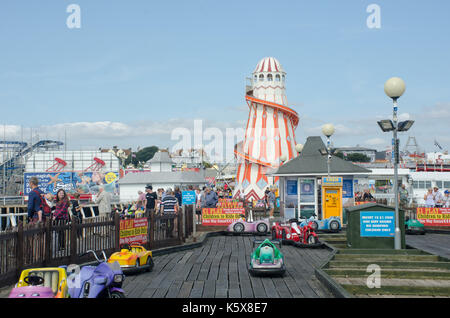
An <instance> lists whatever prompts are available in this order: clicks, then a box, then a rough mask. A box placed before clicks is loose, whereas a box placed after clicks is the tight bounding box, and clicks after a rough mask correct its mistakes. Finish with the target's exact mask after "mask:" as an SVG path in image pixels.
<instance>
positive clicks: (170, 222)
mask: <svg viewBox="0 0 450 318" xmlns="http://www.w3.org/2000/svg"><path fill="white" fill-rule="evenodd" d="M178 209H179V205H178V200H177V198H176V197H175V196H174V195H173V192H172V189H170V188H169V189H167V190H166V195H165V196H164V198H163V199H162V201H161V215H163V216H166V217H169V218H167V219H166V220H164V221H163V222H164V224H166V231H167V232H166V233H167V237H171V238H172V237H173V229H174V227H175V216H176V215H177V214H178Z"/></svg>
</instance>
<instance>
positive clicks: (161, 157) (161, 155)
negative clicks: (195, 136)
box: [147, 151, 174, 163]
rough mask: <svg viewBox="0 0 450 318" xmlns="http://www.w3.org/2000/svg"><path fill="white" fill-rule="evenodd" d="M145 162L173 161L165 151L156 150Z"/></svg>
mask: <svg viewBox="0 0 450 318" xmlns="http://www.w3.org/2000/svg"><path fill="white" fill-rule="evenodd" d="M147 163H174V162H173V160H172V158H170V156H169V153H168V152H167V151H158V152H157V153H155V155H154V156H153V158H152V159H150V160H149V161H147Z"/></svg>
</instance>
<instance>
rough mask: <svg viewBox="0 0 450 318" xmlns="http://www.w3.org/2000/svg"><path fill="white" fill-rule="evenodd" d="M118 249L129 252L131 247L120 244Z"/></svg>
mask: <svg viewBox="0 0 450 318" xmlns="http://www.w3.org/2000/svg"><path fill="white" fill-rule="evenodd" d="M120 249H123V250H129V251H131V246H130V244H122V245H121V246H120Z"/></svg>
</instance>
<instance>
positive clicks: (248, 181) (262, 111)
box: [234, 57, 299, 200]
mask: <svg viewBox="0 0 450 318" xmlns="http://www.w3.org/2000/svg"><path fill="white" fill-rule="evenodd" d="M285 80H286V72H285V71H284V69H283V68H282V66H281V64H280V62H278V60H276V59H275V58H273V57H266V58H263V59H262V60H261V61H260V62H259V63H258V65H257V66H256V68H255V70H254V71H253V76H252V80H251V82H252V84H251V86H249V87H248V89H247V92H246V96H245V99H246V101H247V104H248V106H249V108H250V112H249V116H248V120H247V127H246V131H245V135H244V140H243V141H242V142H240V143H238V144H237V145H236V146H235V150H234V153H235V155H236V157H237V159H239V160H240V163H239V166H238V171H237V175H236V187H235V190H234V197H239V196H240V195H241V194H242V193H244V194H245V198H246V199H247V200H250V199H254V200H259V199H263V198H264V191H265V190H266V188H267V187H268V186H270V185H277V184H278V178H277V177H275V178H269V177H268V176H267V175H266V173H268V172H270V171H274V170H275V169H277V168H278V167H279V166H280V165H281V164H282V162H283V161H289V160H291V159H293V158H295V157H296V156H297V155H298V153H297V151H296V149H295V146H296V142H295V129H296V128H297V126H298V122H299V116H298V114H297V112H296V111H295V110H293V109H291V108H289V107H288V102H287V98H286V90H285ZM282 159H283V160H282ZM272 179H273V180H272Z"/></svg>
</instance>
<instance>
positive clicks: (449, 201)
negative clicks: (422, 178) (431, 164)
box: [423, 187, 450, 208]
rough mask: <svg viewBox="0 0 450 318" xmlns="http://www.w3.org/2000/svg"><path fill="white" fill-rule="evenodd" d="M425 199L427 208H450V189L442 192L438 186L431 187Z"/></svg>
mask: <svg viewBox="0 0 450 318" xmlns="http://www.w3.org/2000/svg"><path fill="white" fill-rule="evenodd" d="M423 199H424V200H425V207H427V208H450V191H448V190H445V191H444V193H442V192H441V191H439V188H438V187H434V188H430V189H428V192H427V193H426V194H425V195H424V197H423Z"/></svg>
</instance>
